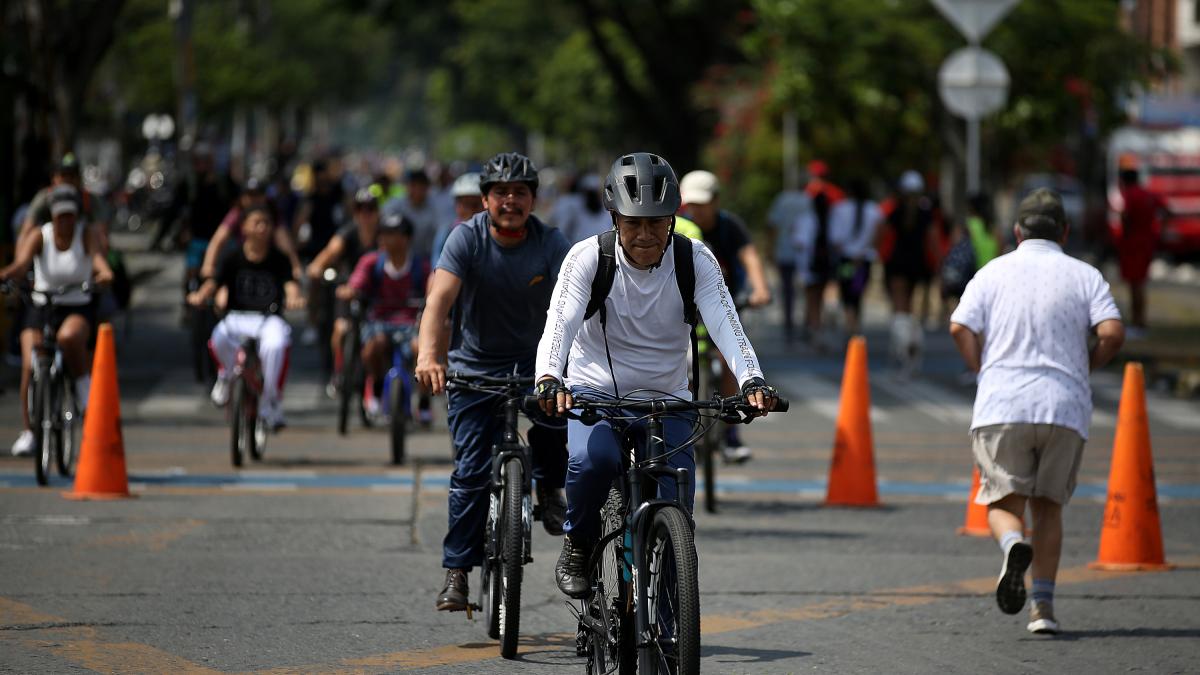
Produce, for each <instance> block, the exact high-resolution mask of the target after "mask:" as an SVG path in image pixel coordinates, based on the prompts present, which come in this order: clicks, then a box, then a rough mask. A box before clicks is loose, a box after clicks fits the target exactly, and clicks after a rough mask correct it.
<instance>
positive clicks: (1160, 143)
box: [1108, 127, 1200, 258]
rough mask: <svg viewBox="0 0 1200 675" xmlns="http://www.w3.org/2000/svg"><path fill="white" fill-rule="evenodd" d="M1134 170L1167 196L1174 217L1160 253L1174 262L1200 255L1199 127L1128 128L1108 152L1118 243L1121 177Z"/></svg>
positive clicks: (1112, 223) (1112, 228)
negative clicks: (1119, 178)
mask: <svg viewBox="0 0 1200 675" xmlns="http://www.w3.org/2000/svg"><path fill="white" fill-rule="evenodd" d="M1124 168H1136V169H1137V170H1138V171H1139V172H1140V173H1141V175H1142V184H1143V185H1144V186H1145V187H1146V188H1147V189H1148V190H1151V191H1153V192H1156V193H1158V194H1160V195H1162V197H1163V198H1164V200H1165V201H1166V203H1167V210H1168V211H1169V212H1170V214H1169V215H1168V216H1167V217H1166V218H1165V219H1164V221H1163V223H1162V226H1163V227H1162V233H1161V238H1160V239H1159V250H1160V251H1163V252H1165V253H1169V254H1170V255H1171V256H1172V257H1174V258H1198V257H1200V128H1196V127H1182V128H1178V129H1147V128H1139V127H1124V128H1122V129H1118V130H1117V131H1116V132H1114V133H1113V136H1112V138H1111V139H1110V141H1109V148H1108V204H1109V211H1108V227H1109V232H1110V234H1111V235H1112V238H1113V241H1114V242H1115V241H1120V237H1121V210H1122V208H1123V207H1124V204H1123V202H1122V200H1121V191H1120V189H1119V188H1118V185H1117V174H1118V172H1119V171H1120V170H1121V169H1124Z"/></svg>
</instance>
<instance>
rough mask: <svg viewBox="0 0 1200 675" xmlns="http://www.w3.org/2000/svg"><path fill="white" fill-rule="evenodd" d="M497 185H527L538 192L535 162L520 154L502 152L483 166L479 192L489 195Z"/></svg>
mask: <svg viewBox="0 0 1200 675" xmlns="http://www.w3.org/2000/svg"><path fill="white" fill-rule="evenodd" d="M497 183H525V184H526V185H528V186H529V189H530V190H533V191H534V192H537V189H538V170H537V167H536V166H534V165H533V160H531V159H529V158H528V157H526V156H525V155H522V154H521V153H519V152H502V153H500V154H498V155H496V156H495V157H493V158H491V159H489V160H488V161H487V164H484V165H483V171H482V173H481V176H480V178H479V191H480V192H481V193H482V194H487V192H488V190H490V189H491V188H492V186H493V185H495V184H497Z"/></svg>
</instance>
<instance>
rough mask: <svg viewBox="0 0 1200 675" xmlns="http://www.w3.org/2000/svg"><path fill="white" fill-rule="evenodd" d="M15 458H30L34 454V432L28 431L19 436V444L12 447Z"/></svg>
mask: <svg viewBox="0 0 1200 675" xmlns="http://www.w3.org/2000/svg"><path fill="white" fill-rule="evenodd" d="M12 454H13V457H28V456H30V455H32V454H33V431H31V430H29V429H26V430H24V431H22V432H21V435H20V436H17V442H16V443H13V445H12Z"/></svg>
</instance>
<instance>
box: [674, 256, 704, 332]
mask: <svg viewBox="0 0 1200 675" xmlns="http://www.w3.org/2000/svg"><path fill="white" fill-rule="evenodd" d="M672 236H673V237H674V243H675V245H674V246H673V247H672V248H673V249H674V251H675V283H677V284H679V297H681V298H683V322H684V323H686V324H687V325H689V326H691V327H693V328H695V327H696V324H697V323H698V321H699V319H698V318H697V316H696V264H695V262H694V261H693V260H692V240H691V239H689V238H687V237H685V236H683V235H682V234H675V235H672Z"/></svg>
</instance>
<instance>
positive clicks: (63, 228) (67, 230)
mask: <svg viewBox="0 0 1200 675" xmlns="http://www.w3.org/2000/svg"><path fill="white" fill-rule="evenodd" d="M78 200H79V193H78V192H76V190H75V188H73V187H71V186H70V185H60V186H58V187H56V188H54V191H53V192H51V193H50V213H51V215H52V218H53V220H52V221H51V222H49V223H46V224H44V225H43V226H42V227H41V228H40V229H37V230H34V231H33V232H30V233H29V234H28V235H26V236H25V238H23V239H21V241H19V242H18V243H17V252H16V259H15V260H14V261H13V263H12V264H11V265H9V266H8V267H5V268H4V269H0V279H3V280H22V279H24V278H25V275H26V274H28V272H29V266H30V265H31V264H32V265H33V274H34V285H33V287H34V290H35V291H54V290H57V289H60V288H64V287H66V288H70V287H71V286H80V285H82V284H83V283H85V282H89V281H90V282H93V283H96V284H106V283H108V282H110V281H112V276H113V274H112V270H111V269H110V268H109V266H108V262H107V261H106V260H105V258H104V252H103V250H102V247H101V246H100V242H99V239H98V238H97V236H96V233H95V232H92V231H91V230H89V229H88V228H87V227H86V226H85V224H84V223H82V222H79V219H78V213H79V201H78ZM33 301H34V306H32V307H27V308H26V312H25V326H24V329H23V330H22V331H21V419H22V421H23V422H24V423H25V429H24V431H22V432H21V435H20V437H18V438H17V442H16V443H14V444H13V454H14V455H25V454H29V453H31V452H33V432H32V431H30V428H29V406H28V398H29V379H30V364H31V361H32V354H33V350H34V349H35V348H36V347H37V346H38V345H40V344H41V342H42V326H43V325H44V324H45V322H46V321H50V323H51V325H53V326H54V327H55V329H56V330H57V336H56V339H57V340H58V347H59V349H60V350H61V351H62V354H63V361H64V363H65V364H66V367H67V372H68V373H69V374H70V375H71V376H72V377H73V378H75V388H76V389H75V391H76V397H77V399H78V401H79V407H80V409H81V410H82V409H83V408H85V407H86V406H87V394H88V389H89V388H90V385H91V382H90V378H89V377H88V375H87V341H88V337H89V336H90V335H91V332H92V325H93V324H94V323H95V319H96V310H95V305H93V304H92V298H91V295H90V294H89V293H85V292H84V291H83V290H82V289H73V290H70V291H69V292H67V293H65V294H63V295H60V296H56V297H54V298H53V301H52V302H47V298H46V296H44V295H41V294H38V293H35V294H34V295H33Z"/></svg>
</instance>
